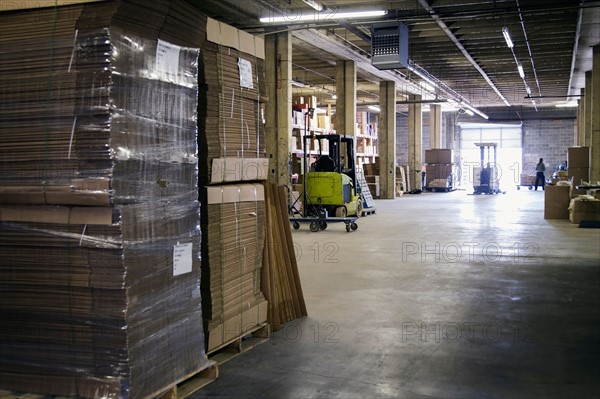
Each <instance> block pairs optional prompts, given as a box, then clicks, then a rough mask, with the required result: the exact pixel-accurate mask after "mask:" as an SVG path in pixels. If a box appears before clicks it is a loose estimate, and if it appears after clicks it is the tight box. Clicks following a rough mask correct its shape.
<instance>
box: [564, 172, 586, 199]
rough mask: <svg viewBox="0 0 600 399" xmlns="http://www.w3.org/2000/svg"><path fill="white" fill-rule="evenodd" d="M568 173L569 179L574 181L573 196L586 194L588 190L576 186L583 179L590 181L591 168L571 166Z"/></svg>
mask: <svg viewBox="0 0 600 399" xmlns="http://www.w3.org/2000/svg"><path fill="white" fill-rule="evenodd" d="M567 173H568V179H569V180H571V182H572V187H571V197H573V196H577V195H583V194H586V192H587V191H586V190H578V189H577V188H576V186H578V185H580V184H581V183H582V182H583V181H586V182H589V181H590V168H571V167H569V170H568V171H567Z"/></svg>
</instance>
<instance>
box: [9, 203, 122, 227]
mask: <svg viewBox="0 0 600 399" xmlns="http://www.w3.org/2000/svg"><path fill="white" fill-rule="evenodd" d="M112 217H113V211H112V208H108V207H105V208H104V207H91V206H90V207H75V206H52V205H6V206H0V220H1V221H5V222H33V223H59V224H69V225H73V224H80V225H86V224H89V225H111V224H112V223H113V220H112Z"/></svg>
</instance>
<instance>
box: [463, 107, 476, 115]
mask: <svg viewBox="0 0 600 399" xmlns="http://www.w3.org/2000/svg"><path fill="white" fill-rule="evenodd" d="M465 112H466V113H467V115H469V116H473V115H475V113H474V112H473V111H471V110H470V109H465Z"/></svg>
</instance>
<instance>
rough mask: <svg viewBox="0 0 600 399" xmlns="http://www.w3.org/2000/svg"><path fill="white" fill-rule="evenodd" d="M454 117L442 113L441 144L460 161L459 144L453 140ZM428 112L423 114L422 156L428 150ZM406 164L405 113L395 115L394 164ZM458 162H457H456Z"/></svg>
mask: <svg viewBox="0 0 600 399" xmlns="http://www.w3.org/2000/svg"><path fill="white" fill-rule="evenodd" d="M455 122H456V115H455V114H453V113H448V112H444V113H442V143H444V148H450V149H453V150H454V154H455V159H457V160H460V142H459V141H458V140H455V136H456V135H455V129H456V126H455ZM429 137H430V134H429V112H423V154H422V159H423V161H424V160H425V150H428V149H429ZM407 162H408V115H407V114H406V113H397V114H396V164H397V165H404V164H406V163H407ZM456 162H458V161H456Z"/></svg>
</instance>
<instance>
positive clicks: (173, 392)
mask: <svg viewBox="0 0 600 399" xmlns="http://www.w3.org/2000/svg"><path fill="white" fill-rule="evenodd" d="M217 378H219V365H218V364H217V362H215V361H212V360H211V361H210V363H209V365H208V366H207V367H206V368H204V369H203V370H200V371H197V372H195V373H191V374H189V375H188V376H186V377H184V378H183V379H182V380H181V381H180V382H178V383H177V384H176V385H174V386H173V387H172V388H171V389H169V390H168V391H167V392H166V393H164V394H162V395H161V396H160V399H183V398H187V397H188V396H190V395H191V394H193V393H194V392H196V391H199V390H200V389H202V388H204V387H205V386H207V385H208V384H210V383H211V382H213V381H215V380H216V379H217Z"/></svg>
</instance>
